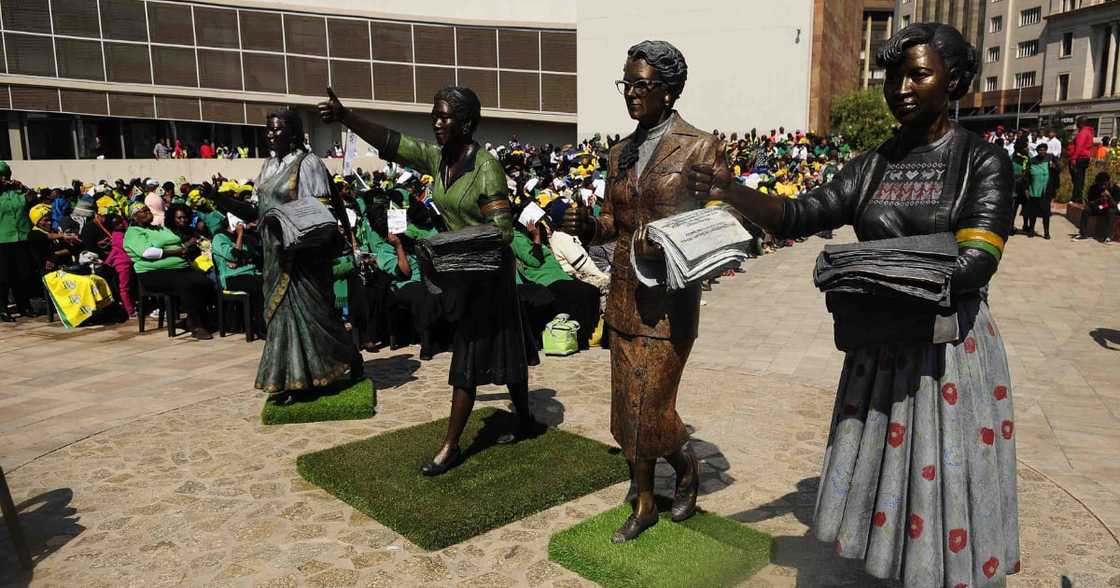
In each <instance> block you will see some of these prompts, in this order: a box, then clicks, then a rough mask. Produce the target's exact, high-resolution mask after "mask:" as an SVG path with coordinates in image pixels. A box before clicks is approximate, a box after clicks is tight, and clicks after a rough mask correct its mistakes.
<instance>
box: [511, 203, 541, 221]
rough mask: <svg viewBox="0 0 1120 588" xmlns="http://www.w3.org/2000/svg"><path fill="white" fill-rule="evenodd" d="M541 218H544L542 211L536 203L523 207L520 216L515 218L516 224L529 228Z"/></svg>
mask: <svg viewBox="0 0 1120 588" xmlns="http://www.w3.org/2000/svg"><path fill="white" fill-rule="evenodd" d="M542 218H544V209H543V208H541V207H540V206H539V205H538V204H537V203H536V202H530V203H529V204H527V205H525V209H524V210H522V211H521V216H519V217H517V222H519V223H521V224H523V225H525V226H526V227H531V226H533V225H534V224H536V223H537V222H538V221H540V220H541V219H542Z"/></svg>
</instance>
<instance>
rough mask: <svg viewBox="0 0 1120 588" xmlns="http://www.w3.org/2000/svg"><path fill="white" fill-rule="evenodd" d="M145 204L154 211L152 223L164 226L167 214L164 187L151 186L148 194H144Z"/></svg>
mask: <svg viewBox="0 0 1120 588" xmlns="http://www.w3.org/2000/svg"><path fill="white" fill-rule="evenodd" d="M144 205H145V206H147V207H148V210H149V211H151V213H152V224H153V225H156V226H157V227H162V226H163V223H164V216H165V215H166V214H167V204H166V201H165V200H164V193H163V188H160V187H159V186H156V187H155V188H151V191H150V192H148V194H147V196H144Z"/></svg>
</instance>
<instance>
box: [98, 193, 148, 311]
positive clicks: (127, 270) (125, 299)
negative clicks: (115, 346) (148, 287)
mask: <svg viewBox="0 0 1120 588" xmlns="http://www.w3.org/2000/svg"><path fill="white" fill-rule="evenodd" d="M141 208H144V204H142V203H140V202H134V203H132V204H130V205H129V206H128V209H127V210H126V212H127V213H128V217H131V216H132V215H133V213H135V212H137V211H138V210H140V209H141ZM124 218H125V217H124V216H114V217H110V218H109V219H108V223H107V224H108V227H109V230H110V231H112V239H111V244H110V246H109V254H108V255H107V256H106V257H105V265H106V266H108V267H111V268H113V271H115V272H116V273H117V289H118V299H119V300H120V302H121V306H123V307H124V310H125V312H126V313H127V314H128V316H130V317H131V316H136V303H135V301H134V300H133V296H132V293H133V288H134V285H133V283H132V276H133V271H132V259H130V258H129V257H128V252H127V251H125V250H124V235H125V231H126V230H127V229H128V223H127V222H126V221H125V220H124Z"/></svg>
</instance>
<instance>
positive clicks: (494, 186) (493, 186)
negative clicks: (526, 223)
mask: <svg viewBox="0 0 1120 588" xmlns="http://www.w3.org/2000/svg"><path fill="white" fill-rule="evenodd" d="M478 205H479V208H480V209H481V211H482V216H483V218H484V219H485V220H486V222H488V223H492V224H494V226H496V227H498V228H499V229H501V230H502V234H503V235H504V236H505V239H506V242H509V241H510V240H511V239H513V233H514V230H513V214H512V212H511V211H510V208H511V205H510V201H509V188H508V187H507V186H506V174H505V172H503V171H502V168H501V165H500V164H498V161H497V160H496V159H493V158H487V159H486V160H485V161H483V162H482V163H481V164H480V165H479V168H478Z"/></svg>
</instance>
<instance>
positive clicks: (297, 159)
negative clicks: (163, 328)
mask: <svg viewBox="0 0 1120 588" xmlns="http://www.w3.org/2000/svg"><path fill="white" fill-rule="evenodd" d="M329 182H330V174H329V172H328V171H327V168H326V166H324V165H323V162H322V161H320V160H319V158H317V157H315V156H314V155H312V154H303V153H300V152H295V153H290V154H288V155H287V156H285V157H283V158H282V159H277V158H271V159H269V160H268V161H266V162H265V164H264V167H263V168H262V170H261V174H260V177H259V178H258V180H257V184H256V186H257V198H258V199H259V202H258V212H259V215H260V217H262V218H263V217H264V215H265V213H267V212H268V210H269V209H270V208H272V207H274V206H277V205H279V204H281V203H283V202H286V201H288V200H291V199H295V198H317V197H320V196H327V195H329V194H330V184H329ZM260 237H261V246H262V248H263V253H264V255H263V261H264V264H263V268H262V274H263V280H264V301H265V320H266V321H267V323H268V334H267V336H266V338H265V345H264V352H263V353H262V354H261V362H260V366H259V368H258V369H257V382H256V387H257V388H259V389H262V390H264V391H265V392H267V393H269V394H277V393H281V392H285V391H292V390H304V389H307V388H312V387H316V386H326V385H328V384H331V383H332V382H335V381H337V380H339V379H342V378H343V377H345V376H346V374H347V371H348V370H349V368H350V362H351V361H352V360H353V358H354V355H355V353H356V349H355V347H354V343H353V342H352V341H351V337H350V334H349V333H347V332H346V329H345V328H344V327H343V325H342V321H341V319H340V318H339V317H338V316H337V315H336V314H335V312H334V293H333V290H332V286H333V283H334V277H333V275H332V274H331V262H332V260H333V257H332V256H331V255H330V254H328V253H327V252H325V251H304V252H301V253H299V254H296V255H295V256H286V255H285V254H284V252H283V250H282V246H281V242H280V239H279V237H278V236H277V235H276V234H275V233H274V232H273V231H271V230H267V229H264V228H262V230H261V231H260Z"/></svg>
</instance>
